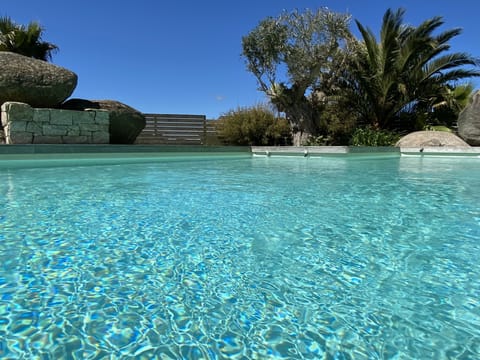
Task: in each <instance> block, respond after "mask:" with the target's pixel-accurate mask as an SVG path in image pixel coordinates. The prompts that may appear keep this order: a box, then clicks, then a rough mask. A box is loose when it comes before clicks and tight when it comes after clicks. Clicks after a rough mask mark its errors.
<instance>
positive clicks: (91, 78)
mask: <svg viewBox="0 0 480 360" xmlns="http://www.w3.org/2000/svg"><path fill="white" fill-rule="evenodd" d="M322 6H326V7H328V8H329V9H331V10H334V11H338V12H348V13H350V14H351V15H352V17H353V18H354V19H358V20H359V21H360V22H361V23H362V24H364V25H366V26H368V27H370V28H371V29H372V30H374V32H375V34H378V29H379V26H380V23H381V20H382V16H383V14H384V12H385V10H386V9H387V8H393V9H397V8H399V7H403V8H405V9H406V11H407V13H406V17H405V20H406V22H408V23H409V24H412V25H418V24H419V23H420V22H422V21H423V20H426V19H428V18H431V17H433V16H436V15H439V16H443V18H444V20H445V25H444V27H443V28H442V30H447V29H451V28H454V27H461V28H463V33H462V35H460V36H459V37H457V38H455V39H454V40H453V41H452V42H451V44H452V50H453V51H456V52H468V53H470V54H471V55H473V56H475V57H480V20H479V18H478V14H480V1H478V0H457V1H451V0H402V1H397V0H384V1H381V0H325V1H320V0H318V1H314V0H238V1H229V0H223V1H220V0H202V1H199V0H136V1H127V0H125V1H119V0H82V1H65V0H44V1H39V0H9V1H4V2H2V7H1V10H0V15H2V16H10V17H11V18H12V19H13V20H14V21H15V22H17V23H21V24H27V23H28V22H30V21H31V20H35V21H38V22H40V24H41V25H43V26H44V28H45V33H44V40H45V41H48V42H51V43H54V44H56V45H57V46H58V47H59V48H60V50H59V51H58V52H57V53H56V54H54V57H53V61H52V62H53V63H54V64H57V65H60V66H63V67H65V68H67V69H70V70H72V71H73V72H75V73H76V74H77V75H78V78H79V79H78V85H77V88H76V89H75V91H74V93H73V95H72V97H77V98H83V99H113V100H118V101H121V102H123V103H126V104H127V105H130V106H132V107H134V108H136V109H138V110H140V111H142V112H145V113H180V114H205V115H207V118H217V117H218V116H219V115H221V114H222V113H225V112H227V111H229V110H232V109H236V108H237V107H239V106H250V105H255V104H257V103H260V102H264V101H265V97H264V95H263V93H261V92H259V91H258V90H257V84H256V80H255V78H254V77H253V75H251V74H250V73H249V72H248V71H247V70H246V67H245V62H244V60H243V59H242V58H241V51H242V50H241V41H242V36H245V35H247V34H248V33H249V32H250V31H251V30H252V29H253V28H254V27H255V26H256V25H257V24H258V23H259V21H261V20H262V19H264V18H266V17H268V16H272V17H276V16H278V15H279V14H280V13H281V12H282V11H283V10H287V11H290V10H293V9H298V10H300V11H302V10H304V9H307V8H308V9H312V10H313V9H317V8H318V7H322ZM354 27H355V26H354V24H353V23H352V29H354ZM355 33H357V32H355ZM474 83H475V85H476V86H477V88H478V87H479V85H480V81H479V80H475V81H474Z"/></svg>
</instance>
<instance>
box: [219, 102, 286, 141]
mask: <svg viewBox="0 0 480 360" xmlns="http://www.w3.org/2000/svg"><path fill="white" fill-rule="evenodd" d="M217 132H218V135H219V137H220V138H221V139H222V140H223V142H224V143H226V144H229V145H290V144H291V142H292V135H291V129H290V125H289V124H288V122H287V120H286V119H285V118H281V117H276V116H275V114H274V113H273V111H271V110H270V109H268V108H267V107H266V106H264V105H256V106H253V107H245V108H238V109H237V110H231V111H229V112H227V113H226V114H224V115H222V116H221V117H220V119H219V121H218V125H217Z"/></svg>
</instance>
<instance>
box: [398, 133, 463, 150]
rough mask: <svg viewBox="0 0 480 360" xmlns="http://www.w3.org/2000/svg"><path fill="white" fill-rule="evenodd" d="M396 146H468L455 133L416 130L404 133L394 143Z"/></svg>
mask: <svg viewBox="0 0 480 360" xmlns="http://www.w3.org/2000/svg"><path fill="white" fill-rule="evenodd" d="M395 146H397V147H430V146H450V147H451V146H453V147H470V146H469V145H468V144H467V143H466V142H465V141H463V140H462V139H460V138H459V137H458V136H456V135H455V134H452V133H450V132H446V131H416V132H413V133H410V134H408V135H405V136H404V137H402V138H401V139H400V140H398V142H397V143H396V144H395Z"/></svg>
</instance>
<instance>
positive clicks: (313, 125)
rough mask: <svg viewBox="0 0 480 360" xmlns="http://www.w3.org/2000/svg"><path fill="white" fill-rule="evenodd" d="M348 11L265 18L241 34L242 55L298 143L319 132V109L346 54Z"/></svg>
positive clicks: (288, 13)
mask: <svg viewBox="0 0 480 360" xmlns="http://www.w3.org/2000/svg"><path fill="white" fill-rule="evenodd" d="M349 24H350V16H349V15H347V14H340V13H335V12H332V11H330V10H328V9H327V8H320V9H318V10H317V11H311V10H306V11H305V12H303V13H302V12H299V11H293V12H284V13H283V14H281V15H280V16H279V17H277V18H272V17H269V18H266V19H264V20H262V21H261V22H260V23H259V24H258V26H257V27H256V28H254V29H253V30H252V31H251V32H250V33H249V34H248V35H246V36H244V37H243V39H242V48H243V51H242V56H243V57H244V58H245V60H246V63H247V69H248V70H249V71H250V72H251V73H252V74H253V75H254V76H255V78H256V79H257V81H258V84H259V89H260V90H261V91H263V92H264V93H265V94H266V95H267V96H268V97H269V99H270V101H271V102H272V104H274V105H275V106H276V108H277V110H279V111H281V112H283V113H285V115H286V117H287V119H288V121H289V122H290V125H291V126H292V129H293V132H294V134H295V138H294V144H295V145H300V142H301V141H302V140H303V139H305V135H306V134H307V135H308V134H312V135H318V134H319V133H321V124H320V113H321V111H322V103H324V102H325V96H326V95H328V91H329V89H331V88H332V87H334V85H335V83H336V78H337V76H338V74H339V71H340V70H341V69H342V67H343V63H344V61H345V60H346V58H347V54H346V49H347V48H348V46H347V43H348V39H350V38H351V37H352V36H351V33H350V31H349Z"/></svg>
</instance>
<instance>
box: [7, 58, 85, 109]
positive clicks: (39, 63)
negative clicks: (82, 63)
mask: <svg viewBox="0 0 480 360" xmlns="http://www.w3.org/2000/svg"><path fill="white" fill-rule="evenodd" d="M76 86H77V75H76V74H75V73H73V72H71V71H70V70H67V69H65V68H62V67H60V66H56V65H54V64H51V63H48V62H46V61H43V60H37V59H33V58H30V57H27V56H23V55H19V54H15V53H11V52H4V51H2V52H0V105H1V104H3V103H4V102H7V101H11V102H22V103H26V104H28V105H30V106H32V107H37V108H48V107H57V106H58V105H60V104H61V103H62V102H63V101H65V99H67V98H68V97H69V96H70V95H71V94H72V92H73V90H75V87H76Z"/></svg>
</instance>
